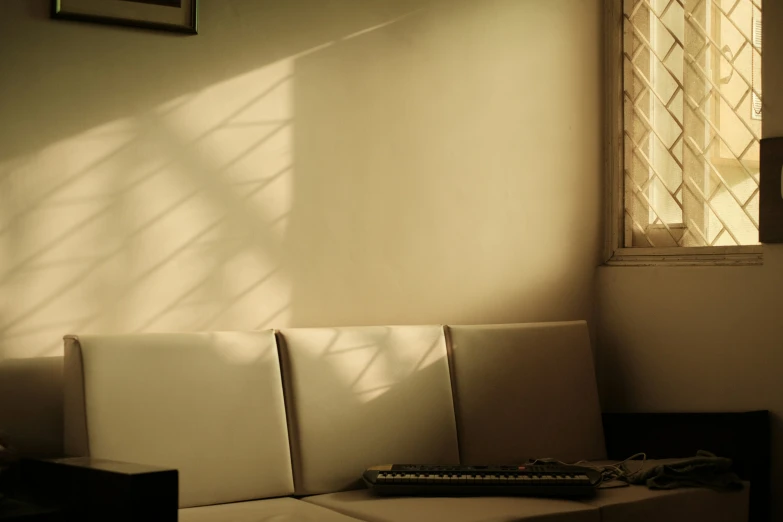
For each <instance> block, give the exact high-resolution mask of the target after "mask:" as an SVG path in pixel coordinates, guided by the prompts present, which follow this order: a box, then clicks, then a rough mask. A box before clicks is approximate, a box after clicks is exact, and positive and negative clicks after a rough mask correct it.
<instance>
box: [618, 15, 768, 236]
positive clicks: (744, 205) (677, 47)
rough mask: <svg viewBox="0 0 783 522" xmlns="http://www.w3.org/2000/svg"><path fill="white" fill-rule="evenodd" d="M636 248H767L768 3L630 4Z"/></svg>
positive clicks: (628, 224)
mask: <svg viewBox="0 0 783 522" xmlns="http://www.w3.org/2000/svg"><path fill="white" fill-rule="evenodd" d="M623 14H624V27H623V35H624V38H623V62H624V65H623V75H624V78H623V85H624V88H623V91H624V92H623V98H624V121H625V124H624V126H625V129H624V132H625V139H624V155H625V158H624V165H625V167H624V187H625V220H624V222H625V238H624V246H626V247H672V246H722V245H746V244H758V221H759V218H758V214H759V212H758V202H759V188H758V183H759V140H760V138H761V121H760V119H761V115H760V109H761V80H760V78H761V76H760V64H761V36H760V30H759V28H760V19H761V0H624V4H623Z"/></svg>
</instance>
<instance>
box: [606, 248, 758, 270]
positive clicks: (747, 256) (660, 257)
mask: <svg viewBox="0 0 783 522" xmlns="http://www.w3.org/2000/svg"><path fill="white" fill-rule="evenodd" d="M763 261H764V255H763V251H762V246H761V245H748V246H726V247H675V248H618V249H616V250H615V251H614V254H613V255H612V256H611V257H610V258H609V259H608V260H607V261H606V263H605V265H607V266H753V265H762V264H763Z"/></svg>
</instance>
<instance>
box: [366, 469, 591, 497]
mask: <svg viewBox="0 0 783 522" xmlns="http://www.w3.org/2000/svg"><path fill="white" fill-rule="evenodd" d="M362 478H363V479H364V481H365V483H366V484H367V486H368V487H369V488H370V490H371V491H373V492H374V493H377V494H378V495H399V496H413V495H415V496H486V495H502V496H526V497H557V498H574V497H590V496H592V495H594V494H595V492H596V487H595V484H597V483H598V481H599V480H600V472H598V471H596V470H593V469H591V468H587V467H583V466H566V465H561V464H536V465H528V464H524V465H519V466H428V465H418V464H389V465H383V466H373V467H371V468H369V469H367V470H366V471H365V472H364V474H363V476H362Z"/></svg>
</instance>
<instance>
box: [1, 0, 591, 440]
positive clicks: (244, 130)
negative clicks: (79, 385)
mask: <svg viewBox="0 0 783 522" xmlns="http://www.w3.org/2000/svg"><path fill="white" fill-rule="evenodd" d="M600 4H601V2H600V1H599V0H589V1H585V0H547V1H546V2H542V1H540V0H482V1H481V2H475V1H472V0H374V1H373V2H366V1H362V0H331V1H328V2H325V1H323V0H288V1H286V2H278V1H272V0H231V1H228V0H203V1H202V2H201V11H200V23H201V27H200V33H201V34H199V35H198V36H193V37H183V36H179V35H173V34H168V33H161V32H150V31H140V30H128V29H124V28H117V27H108V26H100V25H93V24H84V23H73V22H64V21H52V20H49V19H48V5H49V2H48V0H35V1H30V0H5V1H4V2H3V16H2V17H0V69H1V70H3V71H4V74H3V76H2V80H0V381H2V382H4V383H6V384H5V385H4V387H3V388H2V390H3V391H4V392H5V393H3V395H2V397H3V398H2V402H0V429H6V430H8V431H10V432H11V433H12V435H15V437H16V439H17V440H18V441H21V442H20V444H22V445H23V446H25V447H26V448H27V449H30V450H32V451H39V452H47V451H54V452H56V451H57V449H58V447H59V446H58V440H59V422H60V418H59V415H60V413H59V411H60V410H59V402H58V401H59V400H60V399H59V390H58V388H57V387H58V386H59V381H58V379H57V378H56V375H57V374H56V371H57V365H56V363H52V362H51V361H52V359H51V358H52V357H54V358H57V357H58V356H59V355H60V354H61V337H62V335H63V334H67V333H83V332H88V331H89V332H140V331H164V330H169V331H178V330H182V331H187V330H209V329H211V330H215V329H256V328H268V327H283V326H317V325H347V324H354V325H362V324H394V323H396V324H417V323H487V322H512V321H538V320H565V319H577V318H590V317H591V314H592V311H593V301H594V270H595V265H596V264H597V262H598V260H599V247H600V221H601V215H600V202H601V176H602V167H601V160H602V158H601V155H602V152H601V128H602V127H601V119H602V114H603V110H602V92H601V77H602V72H601V70H602V62H601V61H602V55H601V52H602V49H601V44H602V38H601V14H600ZM4 371H5V372H6V373H8V376H10V377H8V376H6V378H5V379H4V378H3V377H2V374H3V372H4ZM47 372H49V373H47ZM52 372H54V373H52ZM41 375H46V376H48V377H47V378H45V379H38V380H35V381H29V379H28V378H27V377H30V378H34V377H35V376H41ZM20 382H34V384H32V385H31V386H25V385H23V384H18V383H20ZM41 382H47V383H50V384H51V386H50V387H49V388H44V387H43V386H42V385H41ZM22 404H27V405H28V406H25V407H24V408H22V407H21V406H20V405H22ZM20 411H24V412H26V413H24V414H22V415H19V412H20ZM11 419H14V420H13V421H12V420H11ZM20 419H21V420H20Z"/></svg>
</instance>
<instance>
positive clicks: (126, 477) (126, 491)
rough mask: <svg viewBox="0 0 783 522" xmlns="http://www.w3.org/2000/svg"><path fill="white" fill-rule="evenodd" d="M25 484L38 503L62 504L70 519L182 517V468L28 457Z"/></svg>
mask: <svg viewBox="0 0 783 522" xmlns="http://www.w3.org/2000/svg"><path fill="white" fill-rule="evenodd" d="M20 475H21V480H20V482H21V487H22V489H23V491H25V493H26V495H27V496H28V498H30V499H31V500H33V501H34V502H35V503H36V504H39V505H44V506H52V507H58V508H60V509H61V510H62V511H63V512H64V514H65V517H64V518H65V520H66V521H67V522H70V521H79V520H112V521H117V522H142V521H145V522H146V521H150V522H176V521H177V514H178V509H179V474H178V472H177V470H175V469H165V468H158V467H153V466H146V465H141V464H132V463H127V462H117V461H112V460H105V459H93V458H89V457H75V458H61V459H26V460H23V461H22V462H21V463H20Z"/></svg>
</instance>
